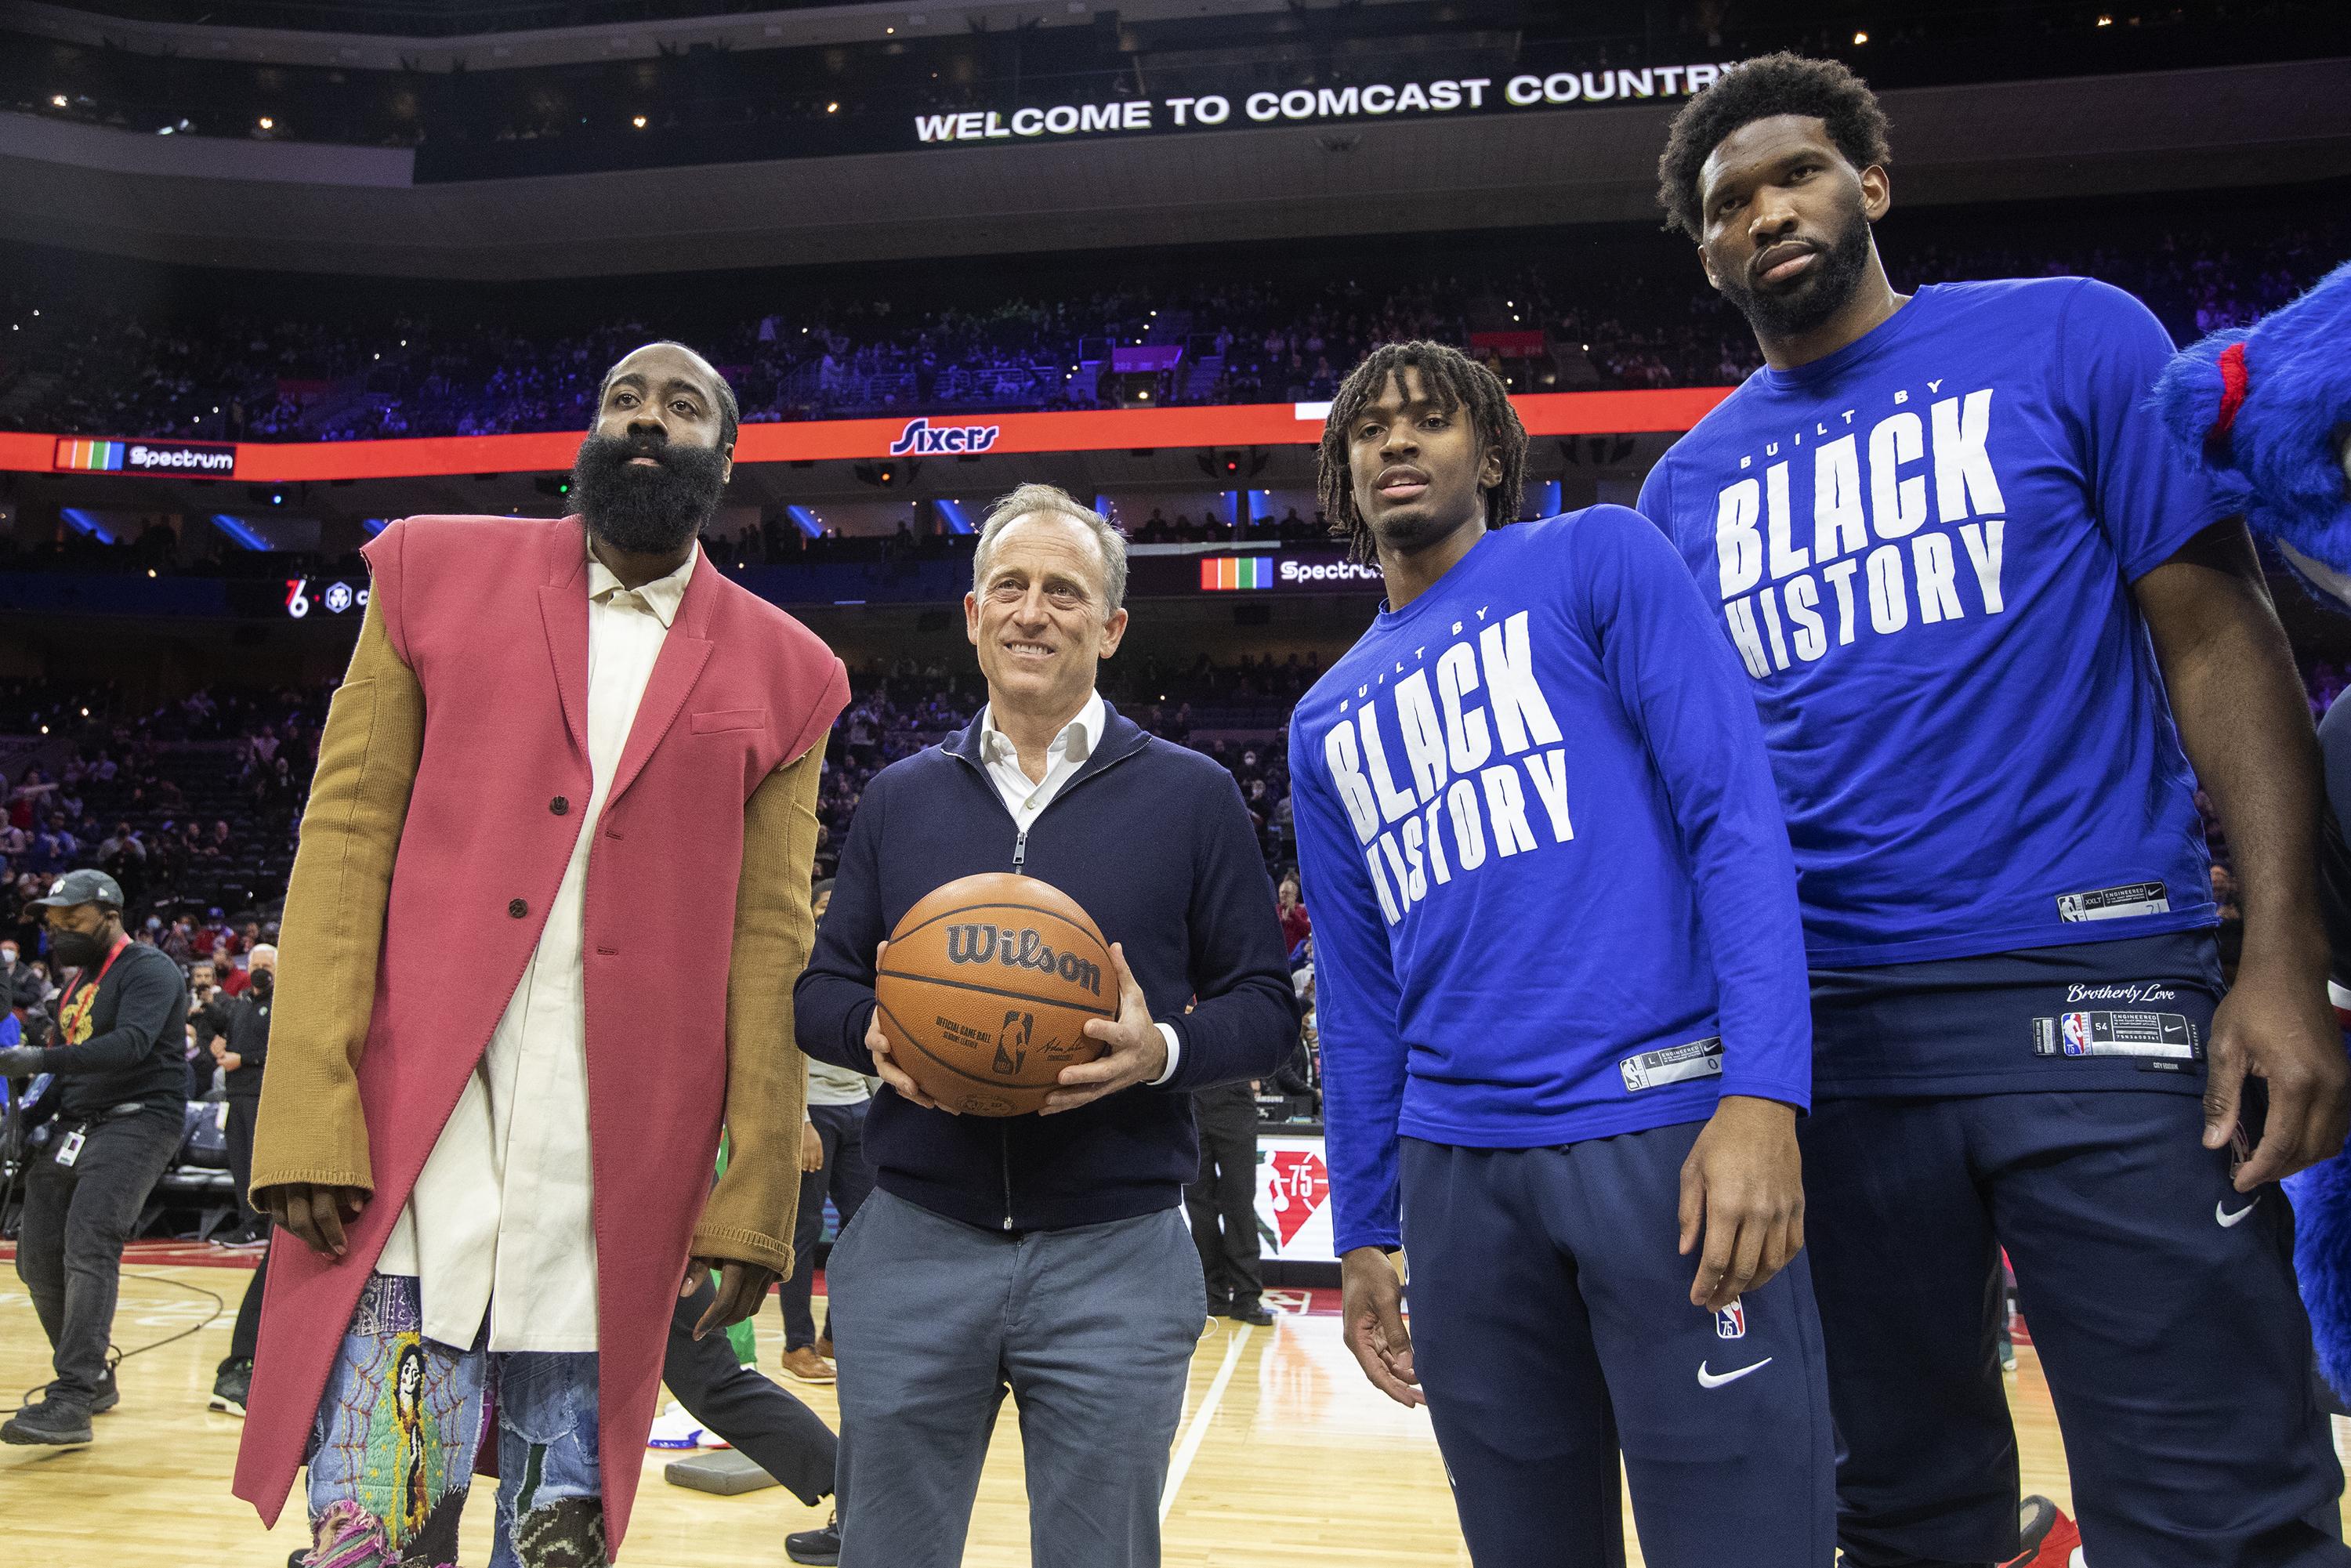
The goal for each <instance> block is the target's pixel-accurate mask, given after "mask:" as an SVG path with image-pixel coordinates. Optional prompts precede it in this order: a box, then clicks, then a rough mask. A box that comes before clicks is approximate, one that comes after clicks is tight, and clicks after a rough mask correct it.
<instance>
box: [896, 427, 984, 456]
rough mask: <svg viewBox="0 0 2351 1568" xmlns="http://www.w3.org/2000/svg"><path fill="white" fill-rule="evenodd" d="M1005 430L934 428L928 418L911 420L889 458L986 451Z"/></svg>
mask: <svg viewBox="0 0 2351 1568" xmlns="http://www.w3.org/2000/svg"><path fill="white" fill-rule="evenodd" d="M1002 428H1003V427H1002V426H1001V425H995V424H950V425H945V426H941V427H939V428H937V429H934V428H932V425H931V422H930V421H929V420H928V419H910V420H908V421H907V422H906V428H905V429H904V430H902V431H900V432H899V433H898V439H897V440H895V441H893V442H892V443H891V444H890V455H891V456H893V457H905V456H909V455H912V456H916V457H919V456H921V455H924V454H925V453H931V452H954V453H959V454H967V453H973V452H985V451H987V449H988V448H989V447H991V446H993V445H995V444H996V433H997V432H998V430H1000V429H1002Z"/></svg>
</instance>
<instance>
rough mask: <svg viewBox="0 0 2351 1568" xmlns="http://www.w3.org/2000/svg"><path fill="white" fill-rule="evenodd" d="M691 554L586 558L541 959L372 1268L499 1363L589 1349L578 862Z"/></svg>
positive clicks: (583, 916)
mask: <svg viewBox="0 0 2351 1568" xmlns="http://www.w3.org/2000/svg"><path fill="white" fill-rule="evenodd" d="M700 559H701V547H699V546H696V547H695V549H694V550H693V551H692V552H690V553H689V554H688V555H687V557H686V560H685V564H684V566H681V567H679V568H678V569H677V570H675V571H674V572H672V573H670V574H669V575H668V576H667V577H664V578H659V579H656V580H653V581H652V582H648V583H646V584H644V585H643V587H641V588H637V589H633V590H632V589H628V588H624V587H622V584H621V580H620V579H619V578H617V577H614V576H613V575H612V573H611V571H610V570H606V568H605V566H604V563H603V562H601V561H600V560H598V559H596V558H595V556H594V554H593V553H592V552H591V553H590V556H589V558H588V768H589V780H590V782H589V794H588V800H587V802H586V804H585V806H584V808H582V809H580V813H579V821H580V831H579V834H578V836H577V837H576V838H575V839H574V840H573V841H572V845H571V859H570V861H569V863H568V864H567V865H566V866H565V867H564V871H563V881H562V883H561V884H560V885H559V887H558V888H557V889H556V894H555V902H554V904H552V905H551V906H549V910H548V913H547V925H546V928H545V930H543V931H542V932H541V933H540V935H539V939H538V948H537V950H536V951H534V952H533V953H532V954H531V958H530V963H529V964H528V967H525V968H524V970H523V974H522V979H521V981H520V983H519V984H517V986H516V987H515V991H514V996H513V997H512V998H510V999H509V1000H508V1001H507V1010H506V1013H505V1015H504V1016H503V1017H501V1018H500V1019H498V1026H497V1029H496V1030H495V1031H494V1032H493V1033H492V1034H491V1036H490V1043H489V1046H488V1048H487V1049H486V1050H485V1051H483V1053H482V1059H481V1061H480V1062H479V1063H478V1064H477V1065H476V1066H475V1070H474V1074H473V1076H472V1077H470V1078H468V1079H467V1080H466V1081H465V1092H464V1093H463V1094H462V1095H461V1096H460V1097H459V1099H458V1101H457V1108H456V1110H455V1113H452V1114H451V1116H450V1118H449V1121H448V1124H446V1125H445V1126H444V1127H443V1128H442V1130H441V1136H440V1138H439V1140H438V1141H437V1142H435V1143H434V1145H433V1153H432V1155H430V1156H428V1157H427V1158H426V1160H425V1162H424V1169H423V1172H422V1173H421V1174H420V1175H419V1176H417V1178H416V1186H415V1188H414V1190H413V1192H412V1193H411V1194H410V1196H409V1200H408V1207H406V1208H404V1209H403V1210H402V1212H401V1216H400V1219H399V1221H398V1222H397V1223H396V1224H395V1225H394V1226H393V1227H392V1235H391V1236H390V1238H389V1239H386V1241H385V1243H384V1249H383V1255H382V1257H381V1259H379V1260H377V1263H376V1271H377V1272H378V1273H381V1274H413V1275H416V1276H418V1289H419V1291H420V1293H421V1294H422V1296H423V1330H424V1333H425V1336H426V1337H427V1338H429V1339H435V1340H439V1341H440V1342H442V1343H444V1344H455V1345H471V1344H472V1343H474V1334H475V1331H476V1330H477V1329H478V1328H479V1327H480V1326H481V1322H482V1314H483V1312H485V1311H487V1312H490V1314H491V1316H490V1340H489V1348H490V1349H492V1350H496V1351H516V1350H533V1351H592V1350H594V1349H596V1348H597V1346H596V1227H595V1207H594V1199H595V1190H594V1179H593V1177H592V1176H591V1175H590V1163H589V1135H588V1002H587V991H586V974H585V971H584V969H583V967H582V964H583V955H584V948H585V942H586V921H587V883H588V852H589V849H590V846H591V845H592V844H593V842H594V834H593V831H592V830H593V828H594V826H595V823H596V821H597V819H598V817H600V816H601V814H602V812H603V810H604V799H605V795H606V793H607V792H608V791H609V790H610V789H611V786H612V777H613V775H614V774H615V773H616V772H617V771H618V770H619V768H620V765H621V754H622V751H624V750H625V749H626V748H627V747H628V741H629V731H630V729H631V727H632V726H633V725H634V724H635V722H636V716H637V706H638V705H639V704H640V703H641V702H643V700H644V695H645V685H646V684H647V683H648V682H649V681H651V680H652V679H653V664H654V663H655V662H656V661H657V660H659V659H660V657H661V651H662V645H663V643H665V642H666V641H667V640H668V637H669V628H670V622H673V621H674V620H675V619H676V618H677V612H678V607H679V605H680V604H681V603H683V602H684V599H685V585H686V583H687V581H688V580H691V579H692V577H693V576H694V569H695V565H696V563H697V562H698V561H699V560H700Z"/></svg>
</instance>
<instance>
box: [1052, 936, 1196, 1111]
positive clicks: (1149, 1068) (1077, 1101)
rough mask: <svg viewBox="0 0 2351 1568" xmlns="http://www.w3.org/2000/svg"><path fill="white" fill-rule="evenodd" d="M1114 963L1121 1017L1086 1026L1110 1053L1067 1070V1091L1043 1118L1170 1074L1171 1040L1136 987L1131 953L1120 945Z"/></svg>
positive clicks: (1112, 957)
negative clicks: (1128, 958)
mask: <svg viewBox="0 0 2351 1568" xmlns="http://www.w3.org/2000/svg"><path fill="white" fill-rule="evenodd" d="M1110 963H1111V967H1112V968H1113V969H1115V970H1117V971H1118V1017H1117V1018H1115V1019H1087V1020H1086V1034H1087V1036H1088V1038H1090V1039H1093V1040H1102V1041H1104V1042H1105V1043H1106V1044H1107V1045H1108V1046H1109V1048H1110V1049H1109V1050H1107V1051H1103V1052H1102V1054H1101V1055H1100V1056H1098V1057H1096V1058H1094V1059H1093V1060H1092V1061H1089V1062H1086V1063H1084V1064H1082V1065H1081V1066H1077V1067H1064V1068H1063V1069H1061V1088H1059V1089H1056V1090H1054V1091H1053V1092H1051V1093H1050V1094H1048V1095H1047V1096H1045V1106H1044V1109H1043V1110H1041V1111H1040V1112H1038V1114H1039V1115H1040V1116H1050V1115H1051V1114H1052V1113H1054V1112H1056V1111H1074V1110H1076V1109H1077V1108H1078V1107H1079V1106H1081V1105H1091V1104H1092V1103H1094V1102H1095V1101H1097V1100H1099V1099H1101V1098H1102V1096H1103V1095H1105V1094H1115V1093H1117V1092H1119V1091H1120V1090H1122V1089H1124V1088H1126V1087H1127V1086H1128V1085H1129V1084H1134V1083H1155V1082H1158V1081H1159V1079H1161V1078H1162V1077H1164V1076H1165V1074H1166V1071H1167V1037H1166V1036H1165V1035H1164V1034H1162V1033H1160V1032H1159V1026H1158V1025H1157V1024H1156V1023H1155V1022H1153V1021H1152V1018H1151V1003H1150V1002H1149V1001H1148V1000H1146V999H1145V998H1144V995H1143V988H1142V987H1141V986H1138V985H1136V984H1135V983H1134V971H1133V970H1131V969H1129V968H1128V967H1126V953H1125V951H1124V950H1123V948H1121V947H1120V946H1119V945H1118V944H1117V943H1115V942H1113V943H1112V944H1111V945H1110Z"/></svg>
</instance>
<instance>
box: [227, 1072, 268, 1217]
mask: <svg viewBox="0 0 2351 1568" xmlns="http://www.w3.org/2000/svg"><path fill="white" fill-rule="evenodd" d="M227 1104H228V1125H227V1126H226V1127H225V1129H223V1132H222V1139H223V1141H224V1142H225V1143H226V1144H227V1145H228V1174H229V1175H230V1176H234V1177H235V1179H236V1223H237V1228H238V1229H240V1230H244V1231H254V1230H258V1229H260V1228H261V1226H262V1219H261V1216H260V1215H259V1214H258V1213H256V1211H255V1209H254V1207H253V1200H252V1199H251V1198H249V1197H246V1192H247V1190H248V1189H250V1188H251V1187H252V1186H253V1128H254V1124H256V1122H258V1121H260V1120H261V1102H260V1101H259V1100H258V1099H241V1098H237V1097H235V1096H232V1097H231V1098H230V1099H229V1100H228V1102H227Z"/></svg>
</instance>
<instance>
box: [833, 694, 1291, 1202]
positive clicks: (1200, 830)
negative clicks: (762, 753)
mask: <svg viewBox="0 0 2351 1568" xmlns="http://www.w3.org/2000/svg"><path fill="white" fill-rule="evenodd" d="M1010 871H1018V872H1019V873H1022V874H1024V875H1028V876H1033V877H1036V878H1038V879H1039V880H1040V881H1042V882H1047V883H1051V884H1052V885H1053V886H1055V887H1058V888H1060V889H1061V891H1062V892H1063V893H1066V894H1069V895H1070V896H1071V898H1074V899H1076V900H1077V901H1078V903H1079V904H1081V906H1083V908H1084V909H1085V911H1086V913H1087V914H1089V915H1092V916H1093V919H1094V924H1095V925H1098V926H1100V927H1101V928H1102V937H1103V939H1104V940H1105V941H1110V942H1116V943H1119V944H1120V945H1121V946H1122V948H1123V951H1124V953H1125V955H1126V963H1127V967H1128V968H1130V969H1132V970H1133V971H1134V978H1135V983H1136V984H1137V985H1139V986H1141V987H1142V988H1143V994H1144V997H1145V998H1148V999H1149V1001H1150V1003H1151V1015H1152V1017H1153V1019H1155V1020H1157V1021H1160V1022H1164V1023H1166V1024H1168V1025H1170V1026H1171V1027H1173V1028H1174V1030H1175V1034H1176V1037H1177V1039H1178V1040H1181V1041H1182V1045H1183V1051H1182V1056H1181V1058H1180V1060H1179V1061H1178V1062H1177V1066H1176V1071H1175V1077H1174V1078H1172V1079H1171V1080H1169V1081H1168V1082H1166V1083H1165V1084H1163V1085H1160V1086H1158V1087H1156V1088H1154V1087H1151V1086H1148V1085H1143V1084H1136V1085H1134V1086H1132V1087H1130V1088H1127V1089H1123V1090H1121V1091H1120V1092H1118V1093H1115V1094H1112V1095H1107V1096H1105V1097H1104V1098H1102V1099H1100V1100H1097V1101H1095V1102H1094V1103H1092V1104H1091V1105H1087V1106H1085V1107H1083V1108H1081V1109H1080V1110H1076V1111H1064V1112H1061V1113H1057V1114H1054V1115H1051V1116H1038V1115H1034V1114H1031V1115H1025V1116H1006V1117H987V1116H950V1115H948V1114H947V1113H946V1112H944V1111H931V1110H925V1108H923V1107H922V1106H919V1105H916V1104H914V1103H912V1102H910V1101H907V1100H904V1099H902V1098H900V1097H899V1096H898V1095H897V1094H896V1093H895V1092H893V1091H891V1090H890V1089H889V1088H887V1087H886V1086H885V1087H884V1088H883V1090H882V1092H880V1093H878V1094H876V1095H875V1096H874V1099H873V1105H872V1110H871V1111H870V1112H868V1113H867V1116H866V1124H865V1152H866V1155H867V1157H868V1158H870V1159H872V1162H873V1164H874V1166H875V1171H876V1178H877V1180H878V1181H879V1182H880V1184H881V1186H883V1187H884V1188H885V1189H887V1190H888V1191H890V1192H892V1193H893V1194H895V1195H896V1196H898V1197H903V1198H904V1199H905V1200H906V1201H907V1202H909V1203H916V1204H920V1205H921V1206H922V1207H925V1208H927V1209H930V1210H931V1211H932V1212H933V1213H935V1214H943V1215H946V1217H947V1218H951V1219H959V1220H962V1221H963V1222H964V1223H965V1224H967V1225H977V1226H984V1227H986V1228H988V1229H991V1230H1032V1229H1034V1230H1060V1229H1065V1228H1069V1227H1071V1226H1077V1225H1098V1224H1101V1223H1102V1222H1103V1221H1106V1220H1113V1219H1127V1218H1133V1217H1134V1216H1136V1215H1139V1214H1152V1213H1156V1212H1158V1211H1159V1210H1161V1209H1166V1208H1172V1207H1175V1205H1176V1203H1178V1202H1179V1201H1181V1199H1182V1196H1183V1187H1184V1184H1185V1183H1186V1182H1189V1181H1192V1180H1194V1179H1196V1177H1197V1176H1198V1175H1199V1169H1200V1152H1199V1141H1198V1138H1197V1136H1196V1134H1195V1132H1194V1129H1193V1124H1192V1095H1191V1092H1192V1091H1193V1090H1196V1089H1206V1088H1207V1087H1209V1086H1211V1085H1212V1084H1217V1083H1229V1082H1234V1081H1236V1080H1239V1079H1247V1078H1260V1077H1264V1076H1266V1075H1268V1074H1270V1073H1271V1072H1272V1071H1274V1070H1275V1069H1276V1068H1278V1067H1280V1065H1281V1064H1282V1063H1283V1062H1284V1061H1288V1060H1289V1058H1290V1052H1291V1051H1292V1050H1293V1049H1294V1048H1295V1046H1296V1045H1297V1043H1298V1029H1299V1018H1298V1005H1297V1001H1296V998H1295V997H1294V995H1293V994H1292V992H1291V990H1290V969H1289V965H1288V963H1287V961H1286V956H1285V955H1284V952H1283V949H1282V941H1281V925H1280V921H1279V920H1278V919H1276V918H1275V915H1274V905H1273V889H1272V886H1271V885H1270V883H1269V882H1268V881H1267V879H1266V874H1265V862H1264V860H1263V858H1262V857H1261V856H1260V855H1259V851H1258V845H1257V835H1256V834H1255V833H1254V832H1253V831H1251V829H1250V826H1249V811H1248V809H1247V808H1246V807H1244V806H1243V805H1242V804H1241V796H1240V790H1239V789H1238V788H1237V787H1236V786H1235V785H1234V783H1233V780H1232V777H1231V776H1230V775H1229V774H1228V773H1227V772H1226V771H1225V770H1224V769H1223V768H1220V767H1218V766H1217V764H1216V763H1215V762H1213V761H1211V760H1209V759H1208V758H1206V757H1202V756H1200V755H1199V754H1198V753H1196V752H1192V751H1187V750H1186V749H1184V748H1183V747H1179V746H1173V745H1170V744H1169V743H1167V742H1166V741H1164V740H1159V739H1156V738H1155V737H1151V736H1148V735H1145V734H1144V732H1143V731H1142V730H1141V729H1139V728H1138V727H1136V726H1135V725H1134V723H1133V722H1132V721H1131V720H1128V719H1125V718H1122V717H1120V716H1118V714H1117V713H1116V711H1115V710H1113V711H1111V712H1110V713H1109V714H1108V718H1107V722H1106V723H1105V725H1104V726H1103V735H1102V744H1101V745H1099V746H1097V747H1094V751H1093V755H1092V756H1091V757H1089V758H1087V759H1086V762H1085V765H1084V766H1083V767H1081V768H1079V769H1078V771H1077V773H1076V774H1075V775H1073V776H1072V777H1071V779H1070V780H1069V782H1068V783H1066V784H1064V785H1063V786H1062V787H1061V792H1060V793H1059V794H1057V795H1055V796H1054V797H1053V800H1052V801H1051V803H1050V804H1049V805H1048V806H1047V807H1046V808H1045V809H1044V810H1043V811H1041V812H1040V813H1039V814H1038V817H1037V820H1036V821H1034V822H1033V823H1031V824H1030V826H1029V831H1028V833H1027V834H1026V835H1025V837H1024V835H1022V834H1021V833H1020V832H1019V830H1018V829H1017V828H1016V827H1015V826H1014V824H1013V821H1012V813H1011V812H1009V811H1008V810H1005V808H1004V801H1003V799H1002V797H1000V796H999V795H998V793H997V790H996V785H995V783H994V781H993V780H991V779H989V778H988V776H987V765H986V764H985V763H984V762H983V761H982V760H981V753H980V746H979V726H978V721H977V720H976V719H975V720H974V721H973V722H972V724H971V726H970V727H967V728H966V729H964V730H963V731H962V732H960V733H959V734H957V735H956V736H953V737H950V738H949V739H947V740H946V741H945V742H943V743H941V744H940V745H939V746H936V747H928V748H925V750H923V751H920V752H917V753H916V754H915V755H914V756H912V757H909V758H905V759H904V761H901V762H897V763H894V764H893V765H892V766H890V767H888V768H883V770H882V772H881V773H880V774H878V775H877V776H876V777H875V778H874V779H873V782H872V784H871V785H869V786H868V787H867V788H866V790H865V793H864V796H863V798H862V799H861V800H859V801H858V805H857V815H856V818H855V819H854V820H853V821H852V822H851V824H850V829H849V839H848V841H847V842H846V843H844V844H843V845H842V846H841V869H840V871H839V872H838V873H836V876H835V879H834V882H833V886H832V904H831V908H830V909H829V910H827V911H826V913H825V917H824V924H823V925H822V927H821V928H820V930H819V932H818V934H817V944H816V952H815V954H814V955H813V956H811V957H810V960H809V967H808V970H807V972H806V973H805V974H803V975H802V976H801V977H800V980H799V988H798V991H797V992H796V994H795V998H794V1008H793V1010H794V1014H795V1016H796V1018H797V1020H798V1021H797V1026H796V1027H797V1030H798V1032H799V1041H800V1048H801V1049H802V1050H803V1051H807V1052H808V1053H809V1055H810V1056H812V1057H814V1058H816V1059H817V1060H818V1061H830V1062H832V1063H834V1064H835V1065H837V1066H841V1067H849V1068H853V1069H855V1070H857V1071H861V1072H871V1071H872V1070H873V1057H872V1052H870V1051H867V1050H866V1049H865V1027H866V1023H867V1021H868V1020H869V1019H871V1018H872V1013H873V950H874V948H875V947H876V946H879V945H880V944H881V943H883V941H885V940H887V939H888V937H889V935H890V932H891V931H892V929H893V928H894V927H895V926H896V925H897V924H898V921H899V920H900V919H901V918H902V917H903V916H904V915H905V913H906V911H907V910H909V909H911V908H913V907H914V905H915V904H918V903H920V902H921V901H922V900H923V899H924V898H925V896H927V895H928V894H930V893H931V892H932V891H933V890H934V889H936V888H939V887H942V886H944V885H946V883H950V882H953V881H955V880H956V878H957V877H963V876H972V875H975V874H977V873H981V872H1010ZM1194 998H1197V999H1198V1005H1197V1006H1196V1008H1195V1009H1193V1010H1192V1011H1191V1012H1188V1013H1187V1012H1186V1011H1185V1010H1184V1009H1185V1008H1186V1005H1187V1004H1189V1003H1191V1002H1193V1000H1194Z"/></svg>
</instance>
